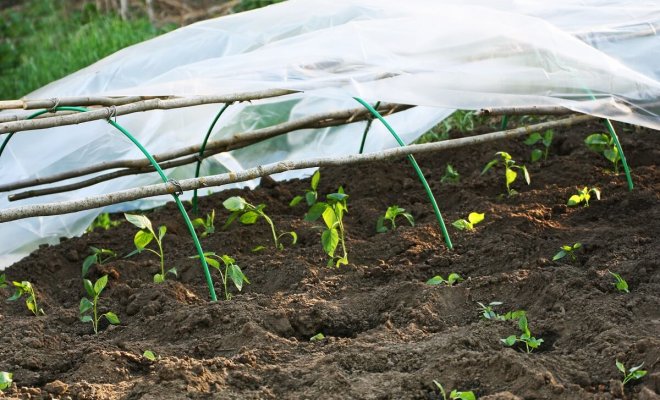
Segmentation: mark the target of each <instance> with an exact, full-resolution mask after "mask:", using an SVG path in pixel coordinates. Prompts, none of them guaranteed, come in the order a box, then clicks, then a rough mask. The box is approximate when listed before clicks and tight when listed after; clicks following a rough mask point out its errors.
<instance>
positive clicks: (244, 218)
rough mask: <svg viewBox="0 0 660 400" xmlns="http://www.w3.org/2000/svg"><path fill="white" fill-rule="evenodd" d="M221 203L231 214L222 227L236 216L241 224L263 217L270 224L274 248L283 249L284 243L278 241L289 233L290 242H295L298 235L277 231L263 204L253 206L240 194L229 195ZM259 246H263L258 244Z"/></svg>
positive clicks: (250, 222)
mask: <svg viewBox="0 0 660 400" xmlns="http://www.w3.org/2000/svg"><path fill="white" fill-rule="evenodd" d="M222 205H223V206H224V207H225V208H226V209H227V210H229V211H231V215H230V216H229V218H228V219H227V222H225V225H224V226H223V228H226V227H228V226H229V225H231V223H232V222H234V221H235V220H236V219H237V218H238V220H239V221H240V222H241V223H242V224H243V225H252V224H254V223H255V222H257V220H259V218H260V217H261V218H263V219H264V220H265V221H266V222H267V223H268V225H269V226H270V230H271V232H272V234H273V242H274V243H275V248H277V249H278V250H282V249H284V245H283V244H282V242H280V239H281V238H282V237H283V236H286V235H290V236H291V238H292V240H291V244H292V245H293V244H296V242H297V241H298V235H297V234H296V233H295V232H293V231H291V232H282V233H279V234H278V233H277V231H276V230H275V224H273V220H272V219H270V217H269V216H268V215H266V213H265V212H264V209H265V208H266V205H265V204H259V205H258V206H256V207H255V206H254V205H252V204H250V203H248V202H247V201H245V199H244V198H242V197H240V196H234V197H230V198H228V199H227V200H225V201H224V202H223V203H222ZM259 248H263V247H261V246H259Z"/></svg>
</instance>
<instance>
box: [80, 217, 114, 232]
mask: <svg viewBox="0 0 660 400" xmlns="http://www.w3.org/2000/svg"><path fill="white" fill-rule="evenodd" d="M119 224H121V221H113V220H111V219H110V214H108V213H102V214H99V216H98V217H96V219H95V220H94V222H92V224H91V225H90V226H88V227H87V229H86V230H85V232H88V233H89V232H94V229H96V228H101V229H105V230H106V231H107V230H108V229H110V228H114V227H116V226H118V225H119Z"/></svg>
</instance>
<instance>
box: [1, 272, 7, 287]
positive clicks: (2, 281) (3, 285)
mask: <svg viewBox="0 0 660 400" xmlns="http://www.w3.org/2000/svg"><path fill="white" fill-rule="evenodd" d="M6 287H7V277H6V276H5V274H0V289H2V288H6Z"/></svg>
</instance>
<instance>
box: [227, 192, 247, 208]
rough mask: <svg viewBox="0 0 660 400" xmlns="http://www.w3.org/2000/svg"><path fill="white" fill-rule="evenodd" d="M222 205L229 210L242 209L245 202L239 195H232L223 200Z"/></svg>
mask: <svg viewBox="0 0 660 400" xmlns="http://www.w3.org/2000/svg"><path fill="white" fill-rule="evenodd" d="M222 205H223V206H224V207H225V208H226V209H227V210H229V211H242V210H243V209H244V208H245V206H246V205H247V202H246V201H245V200H244V199H243V198H242V197H240V196H234V197H230V198H228V199H227V200H225V201H223V202H222Z"/></svg>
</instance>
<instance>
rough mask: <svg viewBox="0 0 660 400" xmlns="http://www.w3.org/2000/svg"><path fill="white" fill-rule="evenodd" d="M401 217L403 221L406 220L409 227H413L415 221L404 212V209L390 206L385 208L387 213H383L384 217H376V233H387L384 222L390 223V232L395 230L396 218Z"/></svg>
mask: <svg viewBox="0 0 660 400" xmlns="http://www.w3.org/2000/svg"><path fill="white" fill-rule="evenodd" d="M399 215H400V216H402V217H404V218H405V219H407V220H408V223H410V225H411V226H415V219H414V218H413V216H412V215H410V214H409V213H407V212H406V210H405V209H404V208H401V207H399V206H391V207H387V211H385V215H381V216H380V217H378V221H376V232H378V233H384V232H387V231H388V228H387V226H385V221H390V225H391V227H392V230H395V229H396V223H395V220H396V217H398V216H399Z"/></svg>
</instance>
